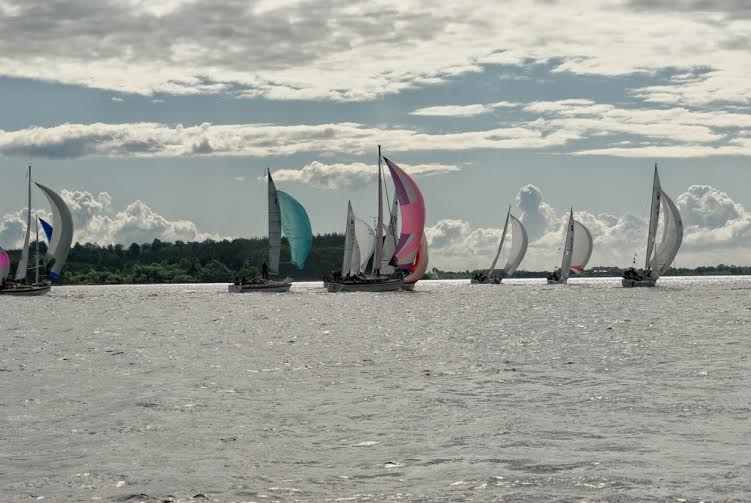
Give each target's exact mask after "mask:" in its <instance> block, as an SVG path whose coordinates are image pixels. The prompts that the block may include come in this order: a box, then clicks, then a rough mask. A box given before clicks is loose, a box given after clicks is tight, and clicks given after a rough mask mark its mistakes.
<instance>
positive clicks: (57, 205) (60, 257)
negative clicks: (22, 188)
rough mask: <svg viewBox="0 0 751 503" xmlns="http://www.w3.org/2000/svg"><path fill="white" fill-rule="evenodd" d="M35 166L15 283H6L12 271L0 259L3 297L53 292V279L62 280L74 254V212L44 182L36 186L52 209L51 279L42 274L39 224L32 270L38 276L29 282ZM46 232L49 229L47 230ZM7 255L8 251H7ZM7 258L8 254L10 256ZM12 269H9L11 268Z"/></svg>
mask: <svg viewBox="0 0 751 503" xmlns="http://www.w3.org/2000/svg"><path fill="white" fill-rule="evenodd" d="M31 183H32V178H31V166H29V172H28V201H27V207H26V237H25V238H24V244H23V249H22V250H21V259H20V260H19V262H18V265H17V267H16V274H15V275H14V278H13V281H5V278H6V277H7V275H8V272H9V271H6V270H5V267H3V263H4V262H5V261H4V260H3V259H2V258H1V257H0V276H1V277H3V280H2V284H3V288H2V289H0V294H2V295H23V296H32V295H44V294H46V293H47V292H49V291H50V289H51V287H52V281H51V280H58V279H60V273H61V271H62V269H63V266H64V265H65V262H66V261H67V259H68V253H69V252H70V245H71V243H72V242H73V217H72V215H71V213H70V209H69V208H68V206H67V205H66V204H65V201H63V199H62V198H61V197H60V196H59V195H58V194H57V193H56V192H54V191H53V190H52V189H50V188H48V187H45V186H44V185H42V184H40V183H36V182H35V183H34V184H35V185H36V186H37V187H38V188H39V189H40V190H41V191H42V193H44V195H45V196H46V197H47V201H48V202H49V204H50V207H51V208H52V225H51V226H50V225H49V224H47V223H46V222H44V223H43V224H42V225H43V227H44V226H45V224H46V226H47V227H49V233H48V240H49V246H48V247H47V257H46V261H47V265H48V266H49V265H51V268H50V270H49V272H48V273H47V275H46V276H47V277H43V275H41V274H40V270H41V268H42V265H40V257H39V227H38V226H39V223H38V222H39V221H37V232H36V246H35V250H36V258H35V267H33V268H32V270H34V271H35V273H34V280H33V281H31V280H30V279H29V244H30V243H29V242H30V239H31ZM45 231H46V227H45ZM3 253H4V252H3ZM6 257H7V255H6ZM8 267H9V266H8Z"/></svg>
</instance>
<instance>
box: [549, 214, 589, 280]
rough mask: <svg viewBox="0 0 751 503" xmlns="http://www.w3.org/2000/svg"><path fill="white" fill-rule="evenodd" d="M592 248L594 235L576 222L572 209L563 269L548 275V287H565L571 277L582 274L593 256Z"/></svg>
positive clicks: (567, 228)
mask: <svg viewBox="0 0 751 503" xmlns="http://www.w3.org/2000/svg"><path fill="white" fill-rule="evenodd" d="M592 247H593V240H592V234H591V233H590V232H589V229H587V228H586V227H584V225H583V224H582V223H581V222H578V221H576V220H574V209H573V208H571V212H570V213H569V215H568V225H567V226H566V241H565V245H564V247H563V260H562V261H561V268H560V269H557V270H555V271H553V272H552V273H550V274H548V285H565V284H566V283H568V279H569V278H570V277H571V276H576V275H577V274H581V272H582V271H583V270H584V268H585V267H587V262H589V259H590V257H591V256H592Z"/></svg>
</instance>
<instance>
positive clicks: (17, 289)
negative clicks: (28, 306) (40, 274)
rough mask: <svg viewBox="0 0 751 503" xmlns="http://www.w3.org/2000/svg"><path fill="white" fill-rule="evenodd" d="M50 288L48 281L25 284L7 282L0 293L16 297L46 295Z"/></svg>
mask: <svg viewBox="0 0 751 503" xmlns="http://www.w3.org/2000/svg"><path fill="white" fill-rule="evenodd" d="M51 288H52V285H51V284H50V283H43V284H36V285H26V284H23V283H9V284H8V286H7V287H6V288H3V289H2V290H0V295H13V296H16V297H37V296H39V295H47V294H48V293H49V291H50V289H51Z"/></svg>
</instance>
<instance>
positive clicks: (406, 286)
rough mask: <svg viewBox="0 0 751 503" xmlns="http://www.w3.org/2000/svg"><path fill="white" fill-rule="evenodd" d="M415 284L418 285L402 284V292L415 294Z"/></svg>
mask: <svg viewBox="0 0 751 503" xmlns="http://www.w3.org/2000/svg"><path fill="white" fill-rule="evenodd" d="M415 284H416V283H403V284H402V290H406V291H408V292H414V291H415Z"/></svg>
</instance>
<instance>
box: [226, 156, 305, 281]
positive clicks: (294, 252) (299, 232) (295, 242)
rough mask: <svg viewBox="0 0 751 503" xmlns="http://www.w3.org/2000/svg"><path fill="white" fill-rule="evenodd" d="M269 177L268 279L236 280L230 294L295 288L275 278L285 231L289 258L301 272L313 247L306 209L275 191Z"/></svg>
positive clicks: (292, 199) (277, 273)
mask: <svg viewBox="0 0 751 503" xmlns="http://www.w3.org/2000/svg"><path fill="white" fill-rule="evenodd" d="M267 176H268V191H267V194H268V204H269V215H268V216H269V226H268V235H269V251H268V259H267V262H268V264H267V267H268V272H269V277H264V278H261V279H253V280H251V281H246V282H243V281H241V280H236V281H235V282H234V283H233V284H231V285H229V287H228V289H229V291H230V292H231V293H248V292H271V293H274V292H286V291H288V290H289V289H290V287H291V286H292V278H285V279H282V280H279V279H273V276H278V275H279V262H280V255H281V249H282V232H284V235H285V236H286V238H287V241H288V242H289V250H290V256H291V257H290V258H291V262H292V264H293V265H294V266H295V267H297V268H298V269H302V268H303V266H304V265H305V260H306V259H307V258H308V255H309V254H310V249H311V248H312V246H313V232H312V230H311V227H310V218H308V213H307V212H306V211H305V208H304V207H303V205H302V204H300V202H299V201H297V199H295V198H294V197H292V196H290V195H289V194H287V193H286V192H282V191H281V190H277V189H276V185H275V184H274V180H273V179H272V178H271V171H267Z"/></svg>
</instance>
